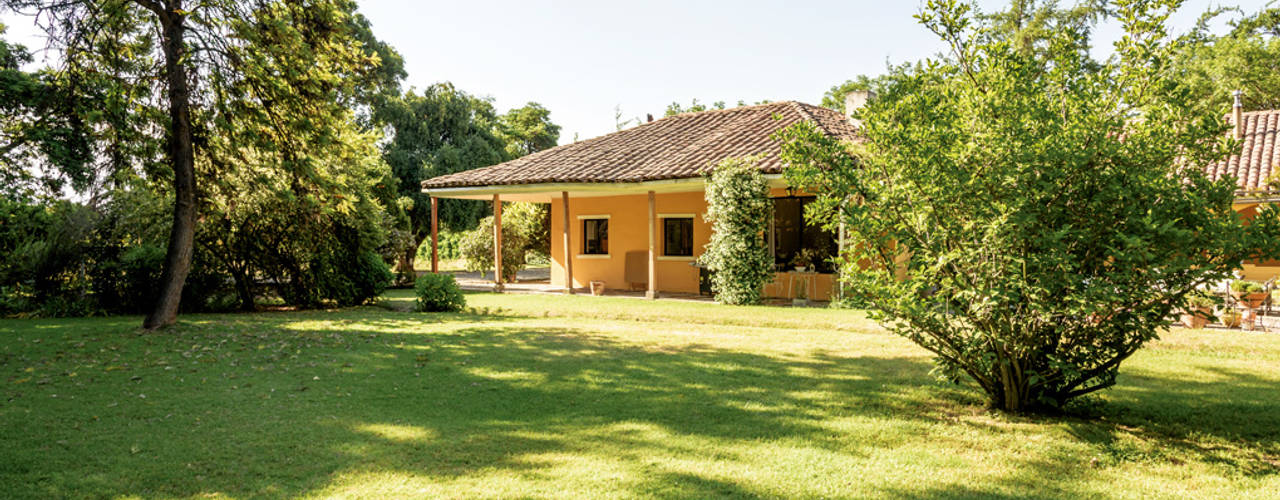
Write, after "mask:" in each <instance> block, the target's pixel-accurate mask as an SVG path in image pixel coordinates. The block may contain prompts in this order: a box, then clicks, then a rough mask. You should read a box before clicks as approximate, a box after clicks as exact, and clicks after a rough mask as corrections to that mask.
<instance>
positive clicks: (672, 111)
mask: <svg viewBox="0 0 1280 500" xmlns="http://www.w3.org/2000/svg"><path fill="white" fill-rule="evenodd" d="M739 105H741V104H739ZM709 109H725V105H724V101H716V102H713V103H711V104H705V103H701V102H698V100H697V99H696V98H695V99H694V100H692V101H690V102H689V106H688V107H684V106H681V105H680V103H678V102H675V101H672V102H671V104H668V105H667V110H666V112H665V113H663V114H662V116H675V115H679V114H684V113H697V112H700V111H706V110H709Z"/></svg>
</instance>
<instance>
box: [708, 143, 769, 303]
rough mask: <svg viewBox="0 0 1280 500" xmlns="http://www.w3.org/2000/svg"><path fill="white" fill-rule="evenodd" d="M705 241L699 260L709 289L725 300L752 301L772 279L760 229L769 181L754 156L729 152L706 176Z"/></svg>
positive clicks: (764, 222)
mask: <svg viewBox="0 0 1280 500" xmlns="http://www.w3.org/2000/svg"><path fill="white" fill-rule="evenodd" d="M706 197H707V220H708V221H711V242H710V243H708V244H707V249H706V252H704V253H703V254H702V257H700V262H701V263H702V264H703V265H705V266H707V268H708V269H710V270H711V290H712V292H714V293H715V295H716V300H717V301H720V302H722V303H725V304H757V303H759V302H760V294H761V291H762V289H763V287H764V285H765V283H768V282H769V280H772V279H773V258H772V257H771V256H770V255H769V247H768V245H767V244H766V242H765V239H764V234H765V231H766V230H768V224H769V222H768V221H769V210H770V201H769V184H768V183H767V182H766V181H765V179H764V176H763V175H761V174H760V169H759V168H757V167H756V160H754V159H749V158H748V159H744V158H729V159H726V160H724V161H722V162H720V164H719V165H716V168H715V169H714V170H712V172H711V174H710V176H709V178H708V180H707V190H706Z"/></svg>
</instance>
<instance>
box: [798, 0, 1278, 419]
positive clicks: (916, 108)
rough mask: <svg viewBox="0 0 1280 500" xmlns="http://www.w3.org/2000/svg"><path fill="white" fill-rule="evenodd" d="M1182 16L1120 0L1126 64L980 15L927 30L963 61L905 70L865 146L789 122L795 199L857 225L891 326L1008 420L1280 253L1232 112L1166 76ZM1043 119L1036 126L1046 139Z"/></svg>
mask: <svg viewBox="0 0 1280 500" xmlns="http://www.w3.org/2000/svg"><path fill="white" fill-rule="evenodd" d="M1165 5H1167V4H1166V3H1162V2H1118V3H1117V4H1116V9H1115V14H1114V15H1115V16H1116V18H1117V19H1118V20H1120V21H1121V22H1120V24H1122V25H1123V26H1124V27H1125V29H1126V31H1127V33H1126V35H1125V36H1124V37H1122V39H1121V41H1120V42H1117V43H1116V44H1115V50H1114V53H1115V55H1114V57H1113V58H1111V59H1108V60H1107V61H1105V63H1104V62H1101V61H1098V60H1096V59H1093V58H1092V57H1091V56H1090V54H1091V51H1090V50H1089V49H1090V47H1089V46H1088V45H1087V41H1088V38H1087V37H1081V36H1079V33H1078V32H1076V31H1074V30H1070V29H1067V30H1058V31H1055V32H1053V33H1052V34H1051V36H1050V39H1049V40H1048V43H1047V44H1046V45H1045V46H1044V47H1045V50H1043V51H1041V50H1020V49H1018V48H1017V45H1016V44H1014V43H1010V42H1009V41H1008V40H1006V39H1003V38H1001V37H999V36H991V32H990V31H988V30H987V29H985V28H986V26H984V25H981V24H978V23H982V22H983V21H982V20H981V19H980V18H978V16H975V15H974V14H973V12H972V11H971V10H970V8H969V4H968V3H961V2H958V1H956V0H941V1H936V2H929V6H928V7H927V8H926V9H925V10H924V11H923V12H922V13H921V14H920V15H919V16H918V17H919V19H920V20H921V21H922V22H923V23H924V24H925V25H926V26H927V27H928V28H929V29H931V30H932V31H934V32H935V33H938V34H939V35H941V36H942V37H943V38H944V39H945V40H946V42H947V43H948V44H949V45H950V46H951V47H952V48H953V52H954V53H955V54H959V55H960V57H953V58H944V59H940V60H931V61H928V62H926V63H924V64H922V65H918V66H915V67H914V68H912V69H903V70H900V71H899V70H895V71H894V72H893V73H892V74H891V76H890V80H891V81H890V82H889V84H888V85H887V90H886V91H885V92H884V94H882V95H880V96H879V97H877V98H876V99H872V100H871V101H870V102H868V104H867V105H866V106H865V107H864V108H862V109H860V110H859V111H858V113H859V118H860V119H861V121H862V123H861V127H860V132H861V135H862V137H863V138H864V140H863V141H860V142H859V143H857V144H850V143H847V142H841V141H839V140H837V139H836V138H833V137H831V136H830V135H828V134H825V133H823V132H822V131H821V130H820V129H818V128H817V126H816V125H814V124H813V123H812V122H802V123H799V124H796V125H793V126H791V127H788V129H786V130H787V132H785V133H783V134H780V135H781V137H780V139H781V140H782V141H783V142H784V145H783V147H782V154H781V157H782V161H783V162H784V163H786V164H787V165H790V167H789V168H788V169H787V170H786V171H785V172H784V175H785V176H786V177H787V180H788V183H789V184H791V185H794V186H800V187H804V188H806V189H807V190H809V191H812V192H815V193H819V195H818V199H817V200H816V202H817V203H820V204H821V205H818V206H819V207H823V208H824V210H826V211H828V212H830V213H833V214H836V215H835V216H836V217H838V219H837V220H838V222H840V223H843V224H844V225H845V227H846V235H847V239H846V242H845V246H844V247H845V249H846V252H845V255H842V259H841V267H842V269H841V271H842V273H841V274H842V276H843V277H844V279H845V280H846V282H847V283H849V284H850V285H851V286H850V289H851V290H853V291H854V292H855V293H858V294H860V295H862V296H863V297H864V298H865V299H866V300H867V302H868V304H869V305H870V315H871V317H872V318H873V319H875V320H876V321H878V322H880V323H881V324H882V325H883V326H884V327H885V328H886V329H888V330H889V331H892V332H895V333H897V334H899V335H902V336H904V337H906V338H907V339H909V340H911V341H913V342H915V343H916V344H918V345H920V346H922V347H923V348H924V349H927V350H928V351H930V352H932V353H933V354H935V355H936V358H935V360H936V363H937V369H936V370H935V373H937V374H939V375H942V376H944V377H945V378H947V379H949V380H951V381H954V382H961V381H963V380H965V379H969V380H971V381H973V383H975V384H976V385H977V386H979V387H980V388H981V389H982V390H983V391H984V392H985V393H986V397H987V402H988V404H989V405H991V406H992V407H995V408H999V409H1002V410H1007V411H1014V412H1021V411H1040V410H1047V411H1058V410H1061V409H1062V408H1063V407H1064V405H1065V404H1066V403H1067V402H1068V401H1070V400H1072V399H1075V398H1077V397H1080V396H1084V395H1087V394H1091V393H1094V392H1096V391H1099V390H1103V389H1106V388H1108V387H1111V386H1113V385H1114V384H1115V383H1116V380H1117V377H1118V374H1119V370H1120V366H1121V364H1122V363H1123V362H1124V361H1125V360H1127V359H1129V357H1130V356H1131V355H1133V354H1134V353H1135V352H1136V351H1137V350H1138V349H1140V348H1141V347H1142V346H1143V345H1144V344H1145V343H1147V342H1149V341H1151V340H1153V339H1155V338H1157V337H1158V335H1159V334H1160V332H1162V331H1164V330H1165V328H1167V326H1168V319H1169V317H1170V315H1171V313H1172V312H1173V311H1175V310H1183V309H1185V306H1186V305H1187V301H1186V298H1187V297H1186V296H1187V294H1188V292H1189V291H1191V290H1194V289H1196V288H1200V287H1202V286H1204V285H1205V284H1206V283H1213V282H1217V281H1220V280H1222V279H1224V278H1225V277H1227V276H1230V275H1231V274H1232V273H1234V272H1235V271H1236V270H1237V269H1239V267H1240V265H1241V264H1240V263H1241V262H1242V261H1246V260H1251V259H1258V258H1260V257H1261V258H1271V257H1270V256H1274V255H1276V254H1277V253H1280V207H1274V206H1273V207H1267V208H1264V209H1262V210H1259V212H1258V213H1257V214H1256V215H1255V216H1254V218H1253V219H1251V220H1250V221H1249V222H1248V223H1247V224H1246V223H1245V221H1244V220H1243V219H1242V218H1241V217H1239V216H1238V215H1236V214H1235V213H1233V212H1232V210H1231V206H1232V202H1233V200H1234V199H1235V191H1236V189H1237V187H1236V184H1235V180H1234V179H1231V178H1230V177H1226V178H1223V179H1211V178H1209V177H1208V176H1207V175H1206V174H1205V172H1204V170H1202V169H1201V168H1200V167H1201V166H1203V165H1208V164H1212V163H1213V162H1216V161H1220V160H1221V159H1223V158H1225V157H1226V156H1227V154H1229V153H1230V151H1229V147H1228V145H1227V142H1226V141H1223V140H1222V137H1223V134H1224V133H1225V132H1226V131H1227V130H1228V128H1227V127H1226V124H1225V123H1224V122H1223V121H1222V119H1221V118H1220V116H1221V114H1220V113H1213V112H1206V110H1205V108H1204V107H1203V106H1202V103H1201V102H1199V101H1196V100H1195V99H1193V98H1192V96H1191V94H1190V93H1188V92H1187V91H1186V88H1185V87H1184V86H1183V85H1182V84H1181V82H1179V81H1178V80H1177V78H1178V77H1179V76H1178V75H1177V74H1176V72H1171V71H1166V70H1165V68H1166V61H1167V59H1166V58H1167V57H1168V54H1170V53H1172V52H1173V51H1174V50H1176V48H1177V43H1178V42H1177V41H1176V40H1169V39H1168V38H1166V37H1164V32H1163V24H1164V20H1165V16H1167V13H1166V12H1165V11H1162V10H1161V9H1164V8H1165ZM1029 124H1034V126H1029Z"/></svg>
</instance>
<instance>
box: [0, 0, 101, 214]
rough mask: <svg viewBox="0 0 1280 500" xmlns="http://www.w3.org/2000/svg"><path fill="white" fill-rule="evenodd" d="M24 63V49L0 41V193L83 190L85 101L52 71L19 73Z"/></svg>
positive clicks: (87, 173) (89, 176) (88, 173)
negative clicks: (66, 189) (83, 117)
mask: <svg viewBox="0 0 1280 500" xmlns="http://www.w3.org/2000/svg"><path fill="white" fill-rule="evenodd" d="M4 33H5V26H4V25H3V24H0V35H3V34H4ZM30 62H31V53H30V52H29V51H28V50H27V48H26V47H23V46H22V45H18V44H11V43H8V42H6V41H4V40H3V39H0V195H4V196H9V197H16V198H31V197H33V196H38V195H43V196H56V195H58V194H60V192H61V191H62V190H63V189H64V188H67V187H70V188H72V189H77V190H79V189H84V188H86V187H87V186H88V185H89V184H90V183H92V181H93V179H94V176H93V171H92V169H91V168H90V166H89V161H88V160H89V157H90V139H89V127H88V126H86V124H85V122H84V120H83V119H82V118H81V117H82V115H83V114H84V112H85V110H86V108H87V107H89V106H88V103H87V102H85V101H84V100H82V99H79V98H77V96H75V95H74V94H73V93H71V92H70V91H69V88H68V82H66V81H65V80H60V79H59V78H58V76H57V75H56V74H55V73H53V72H51V71H36V72H28V71H24V70H23V69H22V65H24V64H27V63H30Z"/></svg>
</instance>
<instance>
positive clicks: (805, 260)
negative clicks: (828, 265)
mask: <svg viewBox="0 0 1280 500" xmlns="http://www.w3.org/2000/svg"><path fill="white" fill-rule="evenodd" d="M815 254H816V252H814V251H813V250H812V249H808V248H801V249H800V251H798V252H796V256H795V257H792V258H791V265H793V266H795V268H796V271H798V272H802V273H803V272H805V271H807V270H808V269H809V266H810V265H812V264H813V258H814V255H815Z"/></svg>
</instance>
